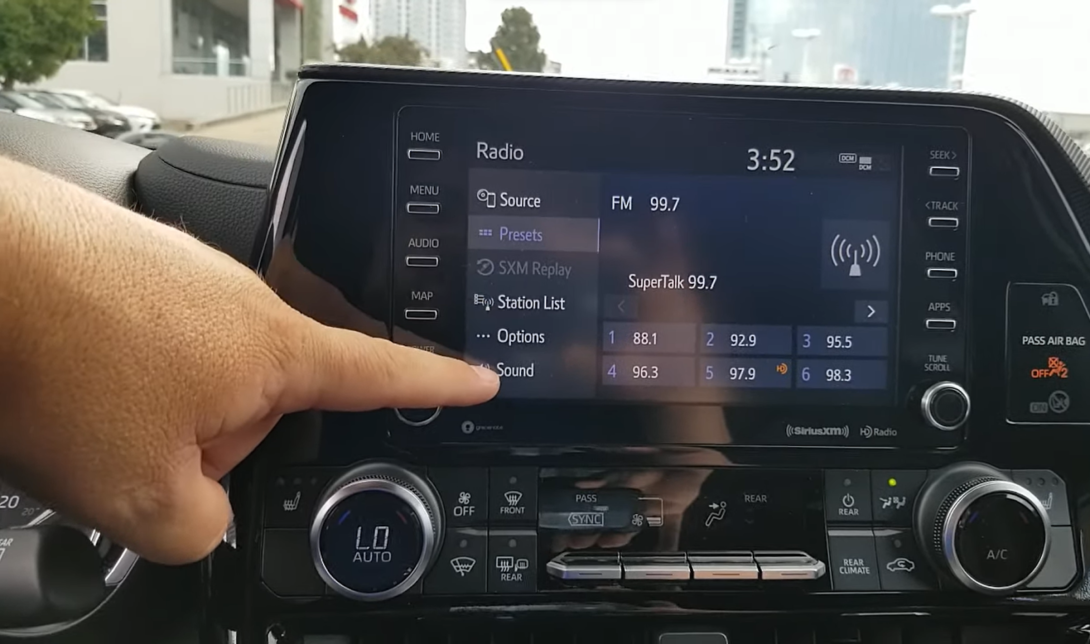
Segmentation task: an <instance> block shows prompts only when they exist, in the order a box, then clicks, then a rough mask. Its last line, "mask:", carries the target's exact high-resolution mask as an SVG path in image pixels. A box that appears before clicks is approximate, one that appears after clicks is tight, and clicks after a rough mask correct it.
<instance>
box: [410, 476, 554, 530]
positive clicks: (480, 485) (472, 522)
mask: <svg viewBox="0 0 1090 644" xmlns="http://www.w3.org/2000/svg"><path fill="white" fill-rule="evenodd" d="M428 477H429V478H430V479H431V482H432V484H433V485H434V486H435V489H436V490H437V491H438V492H439V498H440V499H442V501H443V509H444V510H443V511H444V512H445V513H446V524H447V525H448V526H452V527H467V526H482V525H491V526H497V525H527V526H531V525H535V526H536V525H537V482H538V481H537V478H538V470H537V468H536V467H493V468H488V469H485V468H483V467H478V468H463V467H450V468H447V467H435V468H431V469H429V470H428ZM486 499H487V501H486Z"/></svg>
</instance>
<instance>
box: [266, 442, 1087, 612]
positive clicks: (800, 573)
mask: <svg viewBox="0 0 1090 644" xmlns="http://www.w3.org/2000/svg"><path fill="white" fill-rule="evenodd" d="M266 495H267V496H266V503H265V516H264V525H265V530H264V531H263V556H262V560H263V565H262V571H263V574H262V578H263V582H264V585H265V586H266V588H267V589H268V590H269V591H271V592H272V593H273V594H275V595H278V596H282V597H316V596H317V597H322V596H329V597H333V596H338V595H339V596H342V597H345V598H349V599H352V600H357V601H362V602H376V601H384V600H392V599H394V598H396V597H398V596H401V595H423V596H434V597H437V598H438V597H447V598H449V599H450V600H451V601H456V602H457V601H459V600H458V599H457V598H458V597H467V596H474V595H478V596H484V597H488V596H495V595H537V594H540V595H543V596H553V595H556V594H557V593H565V592H574V593H587V592H611V591H616V590H619V589H622V588H623V589H625V590H626V591H630V592H640V591H644V592H655V591H661V590H663V589H669V588H673V589H679V588H684V589H688V590H692V591H696V592H700V591H712V592H722V591H747V590H748V591H760V592H769V591H774V590H775V589H776V588H786V587H797V588H798V589H800V590H802V591H804V592H813V593H826V592H833V593H841V592H844V593H851V592H867V593H870V592H875V591H887V592H946V591H953V590H957V589H961V590H970V591H975V592H978V593H983V594H988V595H1006V594H1011V593H1015V592H1032V591H1040V590H1060V589H1063V588H1066V587H1068V586H1069V585H1070V584H1071V583H1072V582H1073V581H1074V579H1075V577H1076V574H1077V555H1076V552H1075V547H1074V543H1075V540H1074V534H1073V532H1072V527H1071V515H1070V510H1069V507H1068V499H1067V494H1066V486H1065V484H1064V481H1063V480H1062V479H1060V477H1058V476H1057V475H1056V474H1055V473H1053V472H1051V471H1048V470H1015V471H1008V470H1001V469H997V468H993V467H991V466H988V465H985V464H981V463H957V464H953V465H949V466H947V467H944V468H940V469H936V470H825V471H816V470H791V469H783V470H763V469H762V470H748V469H743V468H732V467H718V468H657V469H646V468H634V469H615V468H609V469H595V468H581V469H573V468H543V467H524V466H518V465H515V466H504V467H494V468H473V467H464V468H458V467H454V468H450V467H440V468H419V467H413V466H410V465H405V464H399V463H395V462H392V461H370V462H364V463H361V464H358V465H356V466H354V467H350V468H339V469H334V468H299V469H287V470H283V471H281V472H278V473H276V474H275V475H274V476H273V478H272V479H271V480H270V482H269V486H268V488H267V490H266Z"/></svg>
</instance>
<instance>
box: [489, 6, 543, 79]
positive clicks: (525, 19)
mask: <svg viewBox="0 0 1090 644" xmlns="http://www.w3.org/2000/svg"><path fill="white" fill-rule="evenodd" d="M490 44H491V45H492V51H478V52H476V53H475V54H473V57H474V58H475V59H476V62H477V67H479V68H480V69H503V64H502V63H501V62H500V57H499V54H498V53H497V50H503V55H504V56H505V57H506V58H507V62H509V63H510V64H511V69H512V70H513V71H516V72H539V73H540V72H541V71H542V70H543V69H545V63H546V62H547V61H548V56H546V55H545V52H544V51H543V50H542V49H541V33H540V32H539V31H538V30H537V25H535V24H534V16H533V15H532V14H531V13H530V12H529V11H527V10H526V9H524V8H523V7H512V8H510V9H505V10H504V12H503V14H502V15H501V16H500V26H499V28H497V29H496V35H495V36H492V40H491V42H490Z"/></svg>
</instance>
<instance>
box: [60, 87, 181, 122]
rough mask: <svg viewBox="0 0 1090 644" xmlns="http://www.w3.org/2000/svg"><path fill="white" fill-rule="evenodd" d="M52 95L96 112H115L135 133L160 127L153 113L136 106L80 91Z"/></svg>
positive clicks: (63, 91)
mask: <svg viewBox="0 0 1090 644" xmlns="http://www.w3.org/2000/svg"><path fill="white" fill-rule="evenodd" d="M50 91H51V92H53V93H54V94H64V95H66V96H74V97H75V98H76V99H78V100H80V101H82V102H83V103H84V104H86V105H87V106H89V107H93V108H95V109H98V110H106V111H108V112H116V113H118V114H122V115H124V116H125V117H126V118H127V119H129V123H131V124H132V129H133V130H134V131H136V132H149V131H151V130H158V129H159V127H160V126H161V125H162V123H163V122H162V120H161V119H160V118H159V115H158V114H156V113H155V112H153V111H151V110H149V109H147V108H146V107H138V106H136V105H119V104H118V103H115V102H114V101H111V100H110V99H108V98H106V97H105V96H102V95H100V94H96V93H94V92H89V91H87V90H82V89H58V90H50Z"/></svg>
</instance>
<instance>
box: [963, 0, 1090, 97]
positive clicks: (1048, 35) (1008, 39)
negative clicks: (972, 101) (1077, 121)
mask: <svg viewBox="0 0 1090 644" xmlns="http://www.w3.org/2000/svg"><path fill="white" fill-rule="evenodd" d="M975 5H976V6H977V7H978V9H977V11H976V13H974V14H973V15H972V17H971V18H970V21H969V42H968V48H967V49H966V50H965V89H972V90H978V91H984V92H990V93H994V94H1000V95H1002V96H1010V97H1012V98H1016V99H1018V100H1021V101H1024V102H1026V103H1029V104H1030V105H1033V106H1034V107H1037V108H1039V109H1042V110H1047V111H1050V112H1066V113H1072V114H1090V0H977V2H975Z"/></svg>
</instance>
